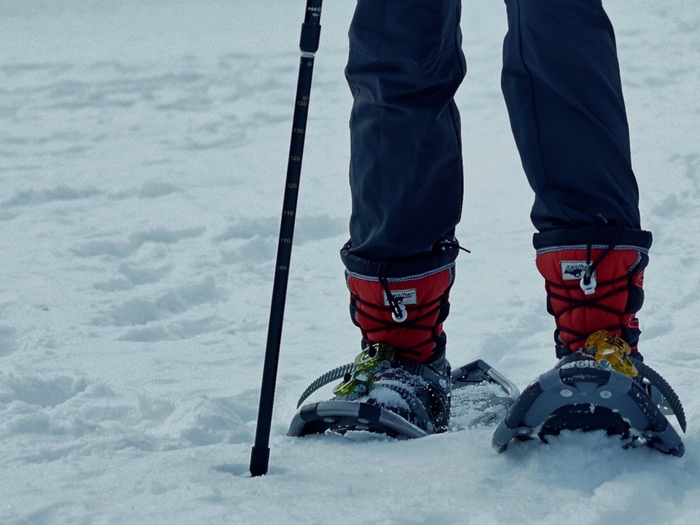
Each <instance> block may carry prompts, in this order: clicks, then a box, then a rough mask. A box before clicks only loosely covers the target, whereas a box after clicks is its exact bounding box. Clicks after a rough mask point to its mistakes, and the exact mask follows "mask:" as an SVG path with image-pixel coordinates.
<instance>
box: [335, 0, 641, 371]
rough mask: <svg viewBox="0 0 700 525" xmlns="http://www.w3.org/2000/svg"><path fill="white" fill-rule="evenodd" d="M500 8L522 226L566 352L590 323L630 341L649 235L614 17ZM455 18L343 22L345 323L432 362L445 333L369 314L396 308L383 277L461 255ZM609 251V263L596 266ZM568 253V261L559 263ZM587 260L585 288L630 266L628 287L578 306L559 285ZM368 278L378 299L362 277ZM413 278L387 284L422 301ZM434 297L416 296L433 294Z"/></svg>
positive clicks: (398, 16)
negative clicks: (524, 181) (527, 216)
mask: <svg viewBox="0 0 700 525" xmlns="http://www.w3.org/2000/svg"><path fill="white" fill-rule="evenodd" d="M506 6H507V13H508V25H509V30H508V34H507V36H506V38H505V42H504V48H503V75H502V89H503V95H504V97H505V101H506V105H507V107H508V112H509V116H510V121H511V127H512V131H513V135H514V137H515V141H516V144H517V147H518V150H519V152H520V156H521V160H522V165H523V168H524V170H525V174H526V176H527V178H528V181H529V183H530V186H531V187H532V189H533V190H534V192H535V202H534V206H533V208H532V214H531V219H532V221H533V224H534V226H535V228H536V229H537V230H538V232H539V233H538V234H536V236H535V247H536V248H537V250H538V267H539V269H540V271H541V272H542V273H543V275H544V276H545V279H546V280H547V283H548V284H547V286H548V288H547V290H548V295H549V303H548V307H549V308H550V312H551V313H553V315H555V317H556V318H557V324H558V331H557V337H558V345H559V346H564V347H568V348H569V349H570V350H573V349H574V346H575V345H576V344H583V341H585V336H586V335H587V334H585V333H584V332H587V331H593V330H594V329H596V328H597V325H601V326H600V327H601V328H603V327H606V328H614V329H615V330H617V333H619V334H621V335H623V336H625V337H626V338H627V339H629V340H630V341H629V342H630V343H631V344H633V345H634V344H635V343H636V339H637V336H638V330H637V329H636V319H635V318H634V315H633V312H632V311H628V310H634V311H636V309H638V307H639V306H641V300H642V297H641V272H642V270H643V268H644V266H645V265H646V253H647V250H648V248H649V246H650V244H651V235H650V234H649V233H648V232H644V231H642V230H641V228H640V217H639V208H638V199H639V192H638V188H637V183H636V180H635V176H634V173H633V171H632V166H631V159H630V145H629V131H628V124H627V117H626V113H625V106H624V101H623V96H622V87H621V81H620V73H619V65H618V60H617V51H616V45H615V36H614V32H613V28H612V25H611V24H610V21H609V19H608V17H607V15H606V13H605V11H604V9H603V6H602V3H601V0H506ZM460 16H461V0H358V3H357V8H356V12H355V16H354V18H353V21H352V25H351V27H350V56H349V61H348V65H347V69H346V76H347V79H348V83H349V85H350V89H351V91H352V94H353V97H354V105H353V108H352V115H351V125H350V129H351V165H350V186H351V192H352V204H353V207H352V216H351V219H350V241H349V243H348V244H347V245H346V246H345V247H344V249H343V251H342V257H343V261H344V262H345V265H346V267H347V269H348V284H349V287H350V291H351V293H352V297H353V304H354V307H353V319H354V320H355V321H356V323H357V324H358V325H360V327H361V328H363V336H364V339H365V341H370V342H372V341H374V342H376V340H378V339H379V340H381V339H385V340H388V341H389V342H391V343H392V344H396V340H395V339H396V337H399V341H398V342H399V343H402V346H408V347H409V348H410V349H411V350H414V351H416V350H417V359H419V360H423V359H424V358H427V357H428V354H427V352H428V348H429V346H430V345H428V344H427V343H426V344H425V345H422V343H423V341H424V340H426V337H427V338H429V337H428V336H431V337H433V339H435V341H436V346H437V347H440V341H439V337H442V334H441V328H440V327H439V326H437V325H436V326H434V327H433V328H434V329H433V332H432V333H428V331H427V329H426V330H424V333H423V334H422V335H421V336H416V337H415V338H414V339H412V340H411V342H412V343H413V344H412V345H411V344H408V345H406V344H403V340H401V337H402V336H405V333H406V331H407V328H406V327H408V326H410V323H406V324H404V325H401V327H398V325H397V326H394V327H392V326H391V323H392V319H389V318H388V314H386V315H384V316H383V317H384V318H385V319H384V321H386V322H385V323H382V322H381V319H378V318H379V317H382V315H383V314H382V312H381V310H382V309H383V308H387V309H393V310H396V311H398V306H400V305H399V304H398V303H400V302H401V300H400V298H399V299H396V300H394V301H392V299H395V298H393V297H392V294H391V291H390V290H389V288H390V287H389V286H388V284H387V283H389V282H391V281H392V280H394V281H403V282H406V281H407V280H408V278H413V277H418V276H426V275H430V274H431V272H432V273H433V274H434V273H436V272H437V273H439V270H444V271H447V270H449V267H450V264H451V263H452V262H453V261H454V257H456V253H457V249H456V248H455V244H456V242H455V240H454V231H455V226H456V225H457V223H458V222H459V220H460V215H461V207H462V191H463V173H462V157H461V142H460V140H461V139H460V118H459V112H458V109H457V106H456V104H455V102H454V99H453V97H454V94H455V92H456V90H457V88H458V87H459V85H460V83H461V81H462V79H463V78H464V76H465V74H466V62H465V59H464V55H463V54H462V49H461V43H462V39H461V32H460V26H459V21H460ZM451 243H452V244H451ZM626 247H631V248H632V250H631V251H629V252H628V253H626V255H624V254H622V252H624V250H622V249H620V248H626ZM446 252H450V253H452V254H453V255H452V256H450V253H446ZM610 253H614V254H616V255H619V257H611V256H610ZM451 257H452V258H451ZM604 258H607V261H608V263H606V264H602V259H604ZM450 259H451V260H450ZM613 259H615V261H613ZM610 261H612V262H610ZM567 262H568V263H572V264H569V266H564V263H567ZM611 265H612V266H614V267H612V268H609V269H606V266H611ZM587 269H588V272H589V273H590V274H591V275H588V276H587V277H586V279H585V280H586V282H590V278H591V277H593V278H594V279H595V275H594V272H595V270H596V269H597V271H598V273H599V274H600V275H598V278H597V281H598V282H601V281H602V282H604V283H607V282H608V281H611V280H616V279H618V278H623V277H626V276H627V274H628V273H630V271H631V270H634V272H632V273H633V274H634V275H636V280H635V282H634V283H632V282H629V280H627V281H626V282H625V283H624V286H625V290H621V291H619V292H617V291H615V290H617V287H616V286H613V288H606V287H605V286H603V287H600V289H599V293H598V298H599V299H600V297H601V291H602V294H603V295H605V294H608V293H610V292H611V291H613V292H614V293H613V294H612V295H613V296H614V297H613V298H612V299H609V298H608V297H603V298H602V299H600V301H602V302H600V301H599V302H597V303H596V306H594V307H593V310H591V309H590V308H588V309H586V310H585V311H584V310H580V309H579V308H580V306H581V301H582V298H581V297H579V295H580V294H581V293H583V292H581V291H580V290H579V289H578V288H577V287H573V286H571V285H572V283H571V282H569V281H575V284H576V285H578V282H579V280H580V278H581V275H583V274H585V272H586V270H587ZM450 271H451V270H450ZM582 272H583V274H582ZM372 279H376V283H375V288H374V292H373V293H372V292H371V291H369V289H368V286H369V287H371V286H370V285H368V284H367V281H371V280H372ZM447 281H448V283H449V284H451V282H452V281H451V279H447ZM413 284H415V283H413ZM413 284H412V285H411V286H408V287H407V286H406V285H398V288H396V289H398V291H399V293H398V295H401V293H403V295H407V294H408V295H407V296H409V297H410V300H411V303H412V304H419V305H420V304H422V301H421V299H420V298H416V297H415V292H414V291H413V290H415V289H416V287H415V286H413ZM449 284H448V285H447V288H446V289H445V290H443V291H444V292H445V295H444V296H443V297H442V300H443V302H446V293H447V291H448V290H449ZM636 288H639V290H636ZM418 289H420V287H418ZM407 290H408V291H407ZM630 290H632V291H633V292H634V293H632V294H631V295H633V297H628V295H629V294H628V292H629V291H630ZM436 293H437V292H434V293H432V294H429V297H428V298H427V299H426V301H428V302H429V303H431V304H432V302H433V301H437V296H436ZM394 295H397V294H394ZM418 295H420V294H418ZM423 295H425V294H423ZM584 295H591V294H590V293H586V294H584ZM387 296H388V298H389V299H388V300H387ZM382 303H383V304H382ZM577 309H579V310H577ZM443 310H444V308H443ZM573 310H577V311H576V312H574V311H573ZM606 310H608V311H607V312H606ZM610 310H614V315H613V317H615V319H610V315H612V314H611V312H610ZM358 312H359V315H358ZM591 312H593V313H591ZM418 316H419V317H420V318H421V320H420V322H419V323H417V325H418V326H423V327H424V328H425V327H426V325H427V324H430V323H434V324H435V323H437V324H439V321H441V320H442V319H444V317H445V315H444V312H437V313H436V314H435V315H434V316H433V317H430V316H428V314H427V310H426V311H424V312H420V311H419V312H418ZM579 319H583V321H582V322H580V321H579ZM395 320H396V319H395V318H394V319H393V321H395ZM560 321H561V322H562V323H563V325H564V326H559V324H560V323H559V322H560ZM402 334H403V335H402ZM400 336H401V337H400ZM424 336H425V337H424ZM404 338H405V337H404ZM571 339H575V341H574V342H570V340H571ZM421 345H422V346H421ZM414 347H417V348H414Z"/></svg>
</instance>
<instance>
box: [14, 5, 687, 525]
mask: <svg viewBox="0 0 700 525" xmlns="http://www.w3.org/2000/svg"><path fill="white" fill-rule="evenodd" d="M304 5H305V3H304V2H303V0H298V1H292V0H266V1H265V2H245V1H243V0H197V1H184V0H167V1H166V0H51V1H47V0H1V1H0V180H1V182H2V193H1V194H0V247H1V249H0V265H1V266H0V268H1V269H2V271H1V272H0V524H2V525H20V524H21V525H25V524H26V525H29V524H31V525H35V524H119V523H124V524H149V525H158V524H163V525H165V524H167V525H176V524H183V525H185V524H186V525H192V524H197V523H201V524H217V523H241V524H258V523H259V524H299V523H308V524H326V523H363V524H423V523H424V524H431V525H442V524H453V523H455V524H457V523H474V524H479V525H490V524H507V525H511V524H516V523H518V524H530V523H532V524H535V523H537V524H541V525H553V524H559V523H566V524H567V525H578V524H586V525H588V524H618V523H643V524H649V525H652V524H662V523H663V524H677V525H690V524H695V523H698V522H699V520H700V439H699V433H698V432H699V431H698V428H699V427H698V423H697V422H698V419H699V416H700V393H699V390H698V374H699V373H700V353H699V351H698V348H700V326H699V325H698V308H699V306H700V241H699V237H698V232H699V231H700V88H699V86H700V56H699V54H698V53H699V52H700V51H699V50H700V3H698V2H697V0H663V2H659V1H658V0H614V1H613V0H609V1H608V2H606V5H607V8H608V12H609V15H610V17H611V19H612V21H613V23H614V25H615V27H616V29H617V41H618V46H619V54H620V61H621V68H622V76H623V82H624V87H625V95H626V103H627V107H628V111H629V119H630V127H631V134H632V148H633V155H634V166H635V169H636V173H637V176H638V179H639V183H640V188H641V209H642V214H643V221H644V223H643V226H644V227H645V228H646V229H649V230H651V231H653V233H654V236H655V243H654V246H653V248H652V254H651V265H650V266H649V268H648V271H647V276H646V277H647V282H646V292H647V301H646V304H645V307H644V309H643V311H642V314H641V321H642V328H643V330H644V334H643V336H642V337H643V341H642V346H641V348H642V351H643V353H644V355H645V358H646V362H647V363H648V364H650V365H651V366H653V367H654V368H655V369H657V370H658V371H659V372H661V373H662V374H663V375H664V376H665V377H666V379H667V380H668V381H669V382H670V383H671V384H672V385H673V386H674V388H675V389H676V391H677V392H678V393H679V395H680V397H681V399H682V400H683V401H684V403H685V408H686V412H687V415H688V421H689V429H688V434H687V435H686V436H685V443H686V446H687V453H686V455H685V457H683V458H680V459H678V458H671V457H666V456H663V455H661V454H659V453H656V452H653V451H650V450H646V449H643V450H629V451H623V450H621V449H620V447H619V446H617V445H616V443H615V442H614V441H611V440H608V439H605V438H604V437H602V436H600V435H597V434H596V435H565V436H562V437H561V438H560V439H557V440H554V442H553V443H552V444H551V445H550V446H543V445H538V444H529V445H525V446H515V447H512V448H511V449H509V450H508V452H507V453H505V454H503V455H497V454H496V453H495V452H494V451H493V450H492V449H491V445H490V441H491V434H492V432H493V428H492V427H490V428H489V427H480V428H474V429H465V430H463V431H460V432H450V433H447V434H443V435H439V436H432V437H428V438H425V439H421V440H416V441H408V442H396V441H392V440H389V439H383V438H379V439H374V440H369V441H362V442H353V441H350V440H347V439H343V438H340V437H333V436H328V437H310V438H304V439H294V438H288V437H286V436H285V433H286V429H287V425H288V424H289V421H290V420H291V418H292V416H293V414H294V412H295V406H296V400H297V398H298V396H299V395H300V394H301V392H302V391H303V390H304V388H305V387H306V386H307V385H308V384H309V383H310V382H311V381H312V380H313V379H315V378H316V377H317V376H318V375H320V374H322V373H324V372H325V371H327V370H329V369H331V368H335V367H336V366H339V365H341V364H344V363H347V362H349V361H351V360H352V359H353V358H354V356H355V355H356V353H357V352H358V351H359V334H358V333H357V331H356V328H355V327H353V326H352V324H351V323H350V321H349V318H348V313H347V291H346V288H345V284H344V280H343V267H342V265H341V262H340V260H339V257H338V250H339V248H340V246H341V245H342V243H343V242H344V241H345V240H346V238H347V220H348V215H349V212H350V201H349V198H350V196H349V190H348V184H347V166H348V151H349V147H348V131H347V120H348V114H349V108H350V103H351V100H350V95H349V92H348V89H347V87H346V85H345V81H344V77H343V66H344V63H345V59H346V53H347V39H346V33H347V29H348V25H349V22H350V18H351V16H352V9H353V7H354V2H351V1H347V0H344V1H334V2H333V1H326V2H325V3H324V6H323V9H324V10H323V15H322V25H323V31H322V37H321V48H320V50H319V53H318V55H317V60H316V73H315V77H314V87H313V91H312V97H311V106H310V120H309V124H308V137H307V146H306V152H305V157H304V170H303V176H302V184H301V194H300V198H299V213H298V221H297V232H296V236H295V245H294V254H293V260H292V265H291V277H290V284H289V295H288V301H287V315H286V320H285V328H284V337H283V344H282V355H281V361H280V370H279V384H278V390H277V399H276V409H275V413H274V419H273V427H272V437H271V450H272V453H271V460H270V472H269V475H267V476H264V477H260V478H251V477H250V476H249V474H248V461H249V456H250V449H251V446H252V442H253V436H254V431H255V419H256V413H257V406H258V395H259V385H260V377H261V372H262V360H263V354H264V347H265V339H266V331H267V320H268V311H269V304H270V295H271V288H272V278H273V271H274V269H273V259H274V256H275V251H276V246H277V232H278V225H279V217H280V214H281V201H282V193H283V188H284V178H285V172H286V159H287V153H288V147H289V146H288V145H289V137H290V134H291V113H292V110H293V106H294V91H295V86H296V75H297V68H298V61H299V59H298V57H299V51H298V48H297V45H298V44H297V43H298V39H299V29H300V26H301V22H302V20H303V16H304ZM463 30H464V35H465V37H464V49H465V52H466V54H467V58H468V61H469V74H468V77H467V80H466V82H465V83H464V85H463V87H462V89H461V90H460V92H459V93H458V95H457V102H458V104H459V107H460V108H461V110H462V115H463V135H464V157H465V168H466V187H467V193H466V195H465V208H464V219H463V222H462V223H461V225H460V227H459V230H458V234H459V238H460V240H461V242H462V244H463V245H464V246H466V247H467V248H469V249H470V250H471V251H472V254H471V255H468V254H464V255H462V256H461V257H460V259H459V260H458V280H457V283H456V285H455V287H454V290H453V293H452V304H453V308H452V315H451V317H450V319H449V320H448V322H447V324H446V329H447V332H448V334H449V338H450V344H449V356H450V359H451V360H452V362H453V363H454V364H455V365H461V364H464V363H466V362H468V361H471V360H473V359H476V358H483V359H485V360H486V361H487V362H489V363H490V364H491V365H493V366H495V367H496V368H497V369H498V370H499V371H500V372H502V373H503V374H504V375H506V376H507V377H509V378H510V379H511V380H513V381H514V382H515V383H516V384H517V385H518V386H520V388H521V389H522V388H523V387H525V386H526V385H527V384H528V383H529V381H530V380H532V379H533V378H535V377H536V376H537V375H538V374H540V373H542V372H544V371H546V370H547V369H549V368H551V367H552V366H553V364H554V356H553V345H552V341H551V333H552V330H553V321H552V320H551V318H550V317H549V316H548V315H547V313H546V312H545V305H544V292H543V286H542V280H541V277H540V276H539V275H538V274H537V271H536V269H535V267H534V263H533V260H534V252H533V249H532V247H531V235H532V233H533V229H532V226H531V225H530V222H529V218H528V213H529V207H530V204H531V202H532V192H531V190H530V189H529V187H528V185H527V183H526V181H525V177H524V176H523V173H522V169H521V167H520V162H519V159H518V156H517V153H516V150H515V146H514V143H513V139H512V137H511V135H510V131H509V127H508V119H507V115H506V110H505V107H504V103H503V101H502V98H501V95H500V90H499V70H500V47H501V41H502V39H503V36H504V34H505V32H506V19H505V7H504V5H503V3H502V2H501V1H500V0H484V1H472V0H465V2H464V12H463Z"/></svg>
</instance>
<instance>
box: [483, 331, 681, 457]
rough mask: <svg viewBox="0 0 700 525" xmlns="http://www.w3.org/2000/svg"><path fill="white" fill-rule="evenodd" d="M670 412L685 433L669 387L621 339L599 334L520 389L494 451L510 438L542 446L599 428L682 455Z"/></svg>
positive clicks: (495, 438)
mask: <svg viewBox="0 0 700 525" xmlns="http://www.w3.org/2000/svg"><path fill="white" fill-rule="evenodd" d="M671 413H672V414H674V415H675V416H676V418H677V421H678V424H679V426H680V427H681V429H682V430H683V432H685V429H686V420H685V414H684V411H683V407H682V405H681V402H680V400H679V399H678V396H677V395H676V393H675V392H674V391H673V389H672V388H671V386H670V385H669V384H668V383H667V382H666V381H665V380H664V379H663V378H662V377H661V376H660V375H659V374H658V373H657V372H655V371H654V370H652V369H651V368H650V367H648V366H647V365H645V364H644V363H643V362H642V361H641V360H637V359H635V358H633V357H631V355H630V348H629V346H628V345H627V344H626V343H625V342H624V341H622V340H621V339H620V338H618V337H616V336H614V335H612V334H610V333H609V332H607V331H605V330H601V331H599V332H596V333H595V334H593V335H591V336H590V337H589V339H588V341H587V342H586V348H585V349H582V350H579V351H577V352H572V353H571V354H570V355H568V356H566V357H564V358H562V359H561V360H560V361H559V363H558V364H557V366H556V367H555V368H554V369H553V370H550V371H549V372H547V373H545V374H542V375H541V376H540V377H539V378H538V379H537V380H535V381H534V382H533V383H531V384H530V385H529V386H528V387H527V388H526V389H525V390H524V391H523V393H522V395H521V396H520V397H519V398H518V399H517V401H516V402H515V404H514V405H513V406H512V407H511V408H510V410H509V412H508V414H507V415H506V417H505V419H504V420H503V421H502V422H501V423H500V425H499V426H498V428H497V429H496V432H495V433H494V435H493V447H494V449H495V450H496V451H497V452H499V453H501V452H503V451H505V450H506V448H507V447H508V444H509V443H510V442H511V441H512V440H513V439H518V440H529V439H539V440H540V441H542V442H544V443H547V442H548V437H550V436H556V435H559V434H560V433H561V432H562V431H563V430H579V431H583V432H590V431H596V430H603V431H605V432H606V434H607V435H608V436H619V438H620V439H621V440H622V442H623V444H624V446H625V447H638V446H649V447H652V448H654V449H656V450H659V451H661V452H663V453H666V454H671V455H674V456H682V455H683V454H684V452H685V447H684V445H683V442H682V440H681V438H680V436H679V435H678V433H677V432H676V430H675V429H674V428H673V426H671V424H670V423H669V421H668V419H666V416H665V414H667V415H668V414H671Z"/></svg>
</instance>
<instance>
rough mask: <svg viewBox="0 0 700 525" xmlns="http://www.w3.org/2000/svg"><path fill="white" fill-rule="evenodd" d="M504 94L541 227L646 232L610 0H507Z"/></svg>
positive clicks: (534, 217) (535, 223) (548, 228)
mask: <svg viewBox="0 0 700 525" xmlns="http://www.w3.org/2000/svg"><path fill="white" fill-rule="evenodd" d="M506 5H507V10H508V25H509V30H508V34H507V36H506V38H505V42H504V52H503V76H502V88H503V94H504V97H505V100H506V104H507V106H508V111H509V115H510V120H511V126H512V129H513V134H514V136H515V140H516V143H517V146H518V149H519V151H520V156H521V159H522V163H523V167H524V169H525V172H526V174H527V177H528V180H529V183H530V185H531V186H532V188H533V190H534V191H535V204H534V206H533V209H532V221H533V223H534V225H535V227H536V228H537V229H538V230H539V231H548V230H555V229H559V228H567V227H571V226H586V225H593V224H599V223H601V222H603V221H602V220H601V217H602V218H604V219H605V220H606V221H608V222H611V223H621V224H622V225H623V226H625V227H628V228H635V229H639V228H640V217H639V209H638V201H639V192H638V188H637V183H636V180H635V176H634V173H633V171H632V166H631V159H630V145H629V130H628V125H627V117H626V112H625V105H624V101H623V97H622V86H621V81H620V73H619V65H618V60H617V50H616V45H615V36H614V32H613V28H612V25H611V24H610V21H609V19H608V17H607V15H606V14H605V11H604V10H603V6H602V3H601V0H506Z"/></svg>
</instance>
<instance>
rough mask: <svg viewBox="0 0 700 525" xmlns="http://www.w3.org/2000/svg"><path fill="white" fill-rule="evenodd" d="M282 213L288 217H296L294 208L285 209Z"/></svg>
mask: <svg viewBox="0 0 700 525" xmlns="http://www.w3.org/2000/svg"><path fill="white" fill-rule="evenodd" d="M282 213H283V215H287V216H288V217H294V210H284V211H283V212H282Z"/></svg>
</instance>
